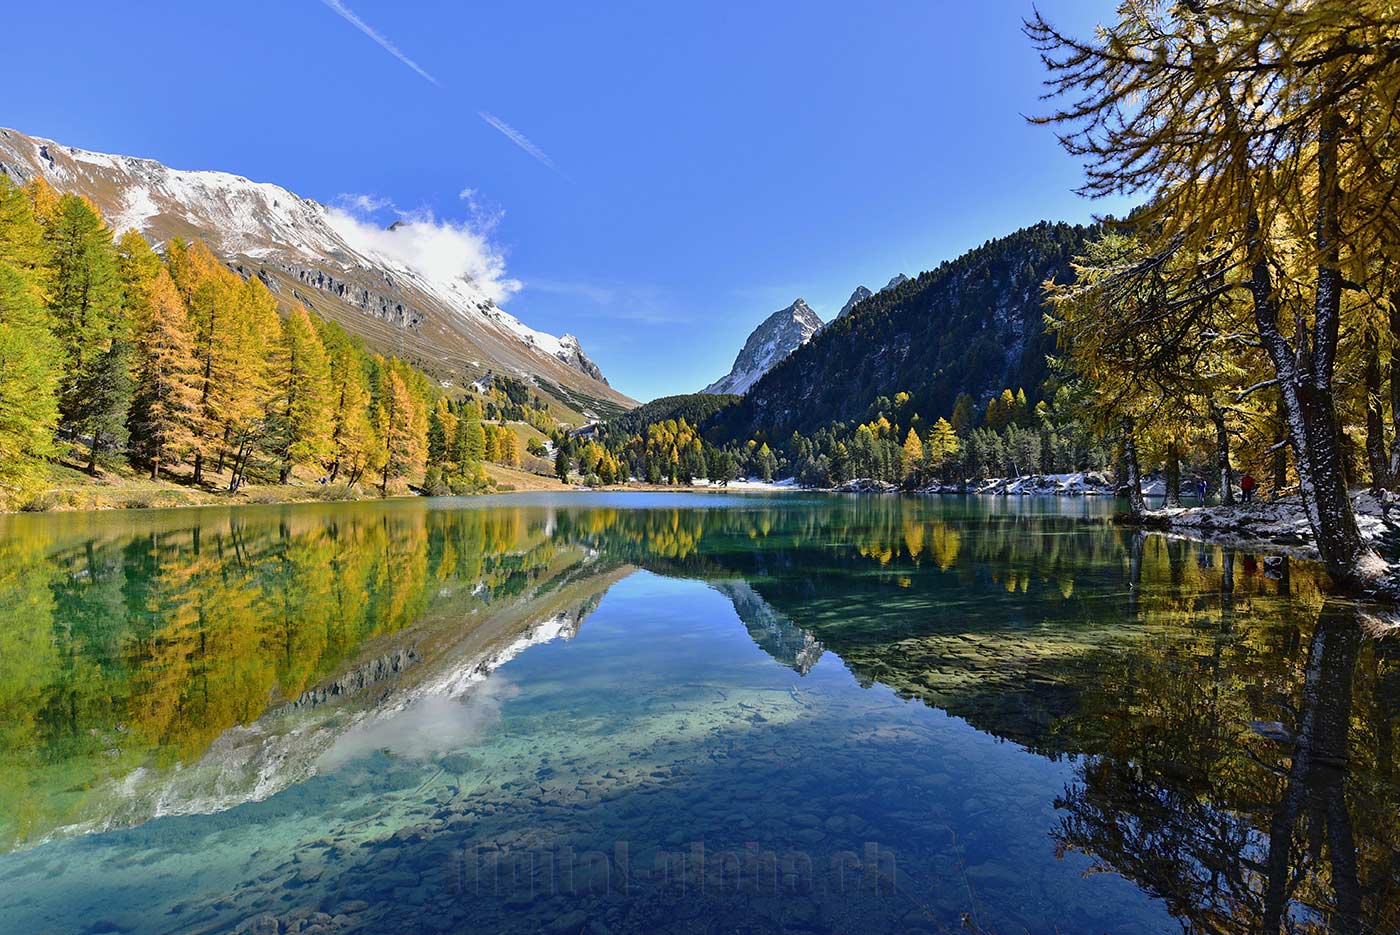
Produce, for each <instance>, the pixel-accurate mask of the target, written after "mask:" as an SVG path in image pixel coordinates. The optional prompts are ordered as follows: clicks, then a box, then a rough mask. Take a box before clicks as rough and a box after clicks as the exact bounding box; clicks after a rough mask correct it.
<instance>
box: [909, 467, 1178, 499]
mask: <svg viewBox="0 0 1400 935" xmlns="http://www.w3.org/2000/svg"><path fill="white" fill-rule="evenodd" d="M1160 486H1161V485H1160V484H1159V485H1158V487H1159V488H1160ZM919 492H920V493H976V494H986V495H990V496H1065V497H1080V496H1100V495H1108V496H1112V495H1113V494H1114V493H1115V490H1114V487H1113V485H1112V484H1110V483H1109V482H1108V478H1106V477H1104V476H1103V475H1102V474H1099V473H1097V472H1094V471H1089V472H1084V471H1075V472H1073V473H1069V474H1028V475H1026V476H1024V477H992V478H988V479H987V480H984V481H981V482H979V483H977V484H975V485H971V486H968V487H966V488H964V487H963V486H962V485H959V484H931V485H929V486H928V487H924V488H922V489H921V490H920V491H919ZM1161 492H1162V491H1161V490H1160V489H1158V490H1156V491H1151V490H1148V489H1147V488H1144V489H1143V493H1144V494H1145V495H1147V496H1153V495H1154V494H1155V495H1157V496H1160V495H1161Z"/></svg>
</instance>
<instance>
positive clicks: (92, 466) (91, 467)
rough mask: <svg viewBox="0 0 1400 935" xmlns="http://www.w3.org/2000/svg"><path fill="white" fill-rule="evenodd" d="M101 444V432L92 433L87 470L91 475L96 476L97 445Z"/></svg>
mask: <svg viewBox="0 0 1400 935" xmlns="http://www.w3.org/2000/svg"><path fill="white" fill-rule="evenodd" d="M101 444H102V433H101V432H93V433H92V447H91V448H90V449H89V450H88V463H87V472H88V473H89V474H91V475H92V476H93V477H96V476H97V447H98V446H99V445H101Z"/></svg>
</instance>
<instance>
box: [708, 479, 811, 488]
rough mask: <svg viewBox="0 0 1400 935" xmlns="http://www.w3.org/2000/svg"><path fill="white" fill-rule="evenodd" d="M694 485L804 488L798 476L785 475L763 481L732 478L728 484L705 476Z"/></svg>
mask: <svg viewBox="0 0 1400 935" xmlns="http://www.w3.org/2000/svg"><path fill="white" fill-rule="evenodd" d="M691 486H692V487H714V488H716V489H717V490H802V489H803V488H802V487H799V486H798V485H797V478H795V477H785V478H783V479H781V480H775V481H762V480H757V479H755V478H745V479H744V480H732V481H730V482H729V483H728V484H711V483H710V482H709V481H707V480H705V478H703V477H697V478H696V479H695V481H694V482H693V483H692V484H691Z"/></svg>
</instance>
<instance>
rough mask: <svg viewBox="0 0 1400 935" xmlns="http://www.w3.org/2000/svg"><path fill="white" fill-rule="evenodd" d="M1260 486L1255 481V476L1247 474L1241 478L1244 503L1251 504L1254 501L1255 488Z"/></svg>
mask: <svg viewBox="0 0 1400 935" xmlns="http://www.w3.org/2000/svg"><path fill="white" fill-rule="evenodd" d="M1257 486H1259V482H1258V481H1256V480H1255V479H1254V475H1253V474H1246V475H1245V476H1244V477H1241V478H1240V493H1242V494H1243V495H1244V502H1245V503H1249V502H1251V501H1253V500H1254V488H1255V487H1257Z"/></svg>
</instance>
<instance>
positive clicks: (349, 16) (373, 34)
mask: <svg viewBox="0 0 1400 935" xmlns="http://www.w3.org/2000/svg"><path fill="white" fill-rule="evenodd" d="M321 2H322V3H324V4H325V5H326V6H328V7H330V8H331V9H332V10H334V11H335V13H336V14H337V15H338V16H340V18H341V19H343V20H345V21H346V22H347V23H349V24H350V25H351V26H354V27H355V28H356V29H358V30H359V31H360V32H362V33H364V34H365V35H366V36H369V37H370V38H371V39H373V40H374V41H375V42H376V43H377V44H378V45H379V47H380V48H382V49H383V50H384V51H385V52H388V53H389V54H390V55H392V56H393V57H394V58H396V59H398V60H399V61H401V62H403V63H404V64H405V65H407V66H408V67H409V68H412V69H413V70H414V71H416V72H418V74H420V75H422V76H423V77H424V78H426V79H427V80H429V81H431V82H432V83H433V84H436V85H438V86H439V87H441V86H442V85H441V83H440V82H439V81H438V80H437V79H436V78H434V77H433V76H432V75H430V74H428V73H427V72H426V71H425V70H424V69H423V66H421V65H419V64H418V63H417V62H415V61H414V60H413V59H411V58H409V57H408V56H407V55H405V54H404V52H403V50H402V49H400V48H399V47H398V46H396V45H394V43H392V42H390V41H389V39H388V38H387V37H385V36H384V35H382V34H381V33H379V32H378V31H377V30H375V28H374V27H373V26H371V25H370V24H369V23H366V22H365V21H364V20H362V19H360V18H359V17H358V16H356V15H355V11H354V10H352V9H350V8H349V7H347V6H346V5H345V4H343V3H341V2H340V0H321Z"/></svg>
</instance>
